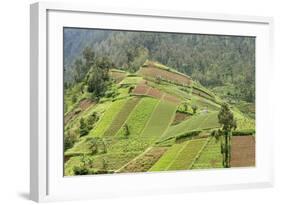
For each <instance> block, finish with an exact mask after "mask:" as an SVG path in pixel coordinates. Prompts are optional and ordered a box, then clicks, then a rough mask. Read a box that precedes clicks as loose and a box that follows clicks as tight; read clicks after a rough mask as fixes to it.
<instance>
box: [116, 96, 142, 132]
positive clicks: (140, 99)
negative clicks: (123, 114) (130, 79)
mask: <svg viewBox="0 0 281 205" xmlns="http://www.w3.org/2000/svg"><path fill="white" fill-rule="evenodd" d="M136 98H139V97H136ZM141 101H142V98H139V101H138V102H137V104H136V105H135V107H134V108H133V109H132V110H131V112H130V114H129V115H128V117H127V119H126V120H125V121H124V122H123V124H122V125H121V127H120V128H119V130H117V132H116V134H115V135H114V137H116V135H117V134H118V132H119V131H120V129H122V127H123V126H124V125H125V124H126V123H127V121H128V120H129V119H130V117H131V115H132V113H133V112H134V111H135V109H136V108H137V107H138V106H139V104H140V103H141Z"/></svg>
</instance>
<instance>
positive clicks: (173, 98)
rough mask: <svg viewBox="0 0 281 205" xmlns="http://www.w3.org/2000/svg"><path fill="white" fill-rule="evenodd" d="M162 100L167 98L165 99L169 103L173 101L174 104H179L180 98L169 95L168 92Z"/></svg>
mask: <svg viewBox="0 0 281 205" xmlns="http://www.w3.org/2000/svg"><path fill="white" fill-rule="evenodd" d="M164 100H167V101H169V102H171V103H175V104H179V103H180V102H181V100H180V99H179V98H177V97H176V96H173V95H169V94H165V96H164Z"/></svg>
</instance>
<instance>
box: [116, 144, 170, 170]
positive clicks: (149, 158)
mask: <svg viewBox="0 0 281 205" xmlns="http://www.w3.org/2000/svg"><path fill="white" fill-rule="evenodd" d="M167 149H168V148H167V147H152V148H150V149H149V150H147V151H146V152H144V153H142V154H141V155H140V156H138V157H136V158H135V159H134V160H132V161H131V162H129V163H128V164H127V165H126V166H125V167H123V168H122V169H121V170H120V171H119V172H146V171H148V170H149V169H150V168H151V167H152V166H153V164H154V163H155V162H157V161H158V160H159V158H160V157H161V156H162V155H163V154H164V153H165V152H166V151H167Z"/></svg>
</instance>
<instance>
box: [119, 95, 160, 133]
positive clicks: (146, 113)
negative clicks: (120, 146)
mask: <svg viewBox="0 0 281 205" xmlns="http://www.w3.org/2000/svg"><path fill="white" fill-rule="evenodd" d="M157 104H158V100H156V99H154V98H150V97H144V98H142V100H141V101H140V102H139V104H138V105H137V106H136V107H135V109H134V110H133V112H132V113H131V115H130V116H129V117H128V119H127V121H126V122H125V124H126V125H127V126H128V129H129V136H139V135H140V134H141V133H142V131H143V129H144V127H145V125H146V123H147V121H148V120H149V118H150V116H151V113H152V112H153V111H154V109H155V107H156V106H157ZM117 136H125V129H120V130H119V132H118V133H117ZM129 136H128V137H129Z"/></svg>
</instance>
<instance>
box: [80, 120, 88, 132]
mask: <svg viewBox="0 0 281 205" xmlns="http://www.w3.org/2000/svg"><path fill="white" fill-rule="evenodd" d="M88 133H89V128H88V126H87V123H86V122H85V120H84V118H83V117H82V118H81V119H80V137H82V136H85V135H87V134H88Z"/></svg>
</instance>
